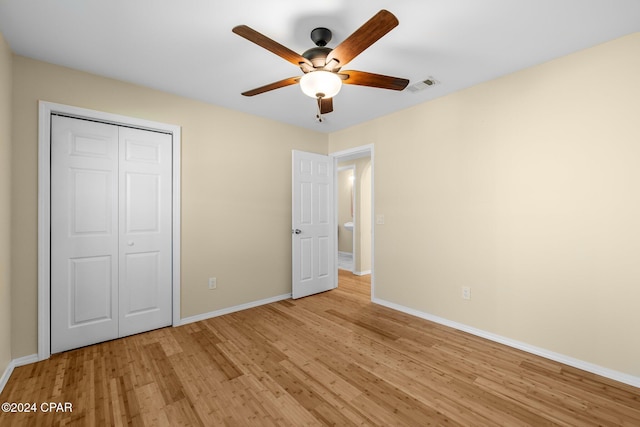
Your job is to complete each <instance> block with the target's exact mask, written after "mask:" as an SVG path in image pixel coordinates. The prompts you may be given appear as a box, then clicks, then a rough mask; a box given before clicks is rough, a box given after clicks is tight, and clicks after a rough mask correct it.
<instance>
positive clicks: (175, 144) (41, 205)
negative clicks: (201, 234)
mask: <svg viewBox="0 0 640 427" xmlns="http://www.w3.org/2000/svg"><path fill="white" fill-rule="evenodd" d="M52 113H61V114H65V115H69V116H73V117H78V118H85V119H91V120H98V121H101V122H105V123H113V124H116V125H123V126H129V127H135V128H139V129H147V130H153V131H160V132H166V133H170V134H171V135H172V150H173V165H172V167H173V171H172V176H173V178H172V179H173V182H172V188H173V206H172V217H173V219H172V228H173V235H172V239H173V248H172V256H173V260H172V275H173V277H172V281H173V288H172V294H173V295H172V296H173V298H172V324H173V326H177V325H178V324H179V323H180V239H181V236H180V200H181V197H180V164H181V163H180V152H181V150H180V144H181V130H180V126H176V125H171V124H167V123H159V122H153V121H150V120H145V119H138V118H134V117H127V116H121V115H118V114H112V113H105V112H103V111H96V110H89V109H86V108H79V107H73V106H70V105H64V104H56V103H53V102H47V101H39V103H38V360H44V359H47V358H49V357H50V356H51V325H50V324H51V312H50V307H49V304H50V300H51V295H50V279H51V278H50V265H49V264H50V260H49V258H50V249H51V241H50V228H51V226H50V223H51V218H50V216H51V189H50V185H51V164H50V159H51V142H50V141H51V114H52Z"/></svg>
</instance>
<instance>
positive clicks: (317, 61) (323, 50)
mask: <svg viewBox="0 0 640 427" xmlns="http://www.w3.org/2000/svg"><path fill="white" fill-rule="evenodd" d="M331 50H332V49H331V48H328V47H321V46H317V47H312V48H311V49H307V50H306V51H304V52H303V53H302V56H303V57H304V58H306V59H308V60H309V61H311V63H312V64H313V67H314V68H323V67H324V66H325V65H326V59H327V55H328V54H329V52H331Z"/></svg>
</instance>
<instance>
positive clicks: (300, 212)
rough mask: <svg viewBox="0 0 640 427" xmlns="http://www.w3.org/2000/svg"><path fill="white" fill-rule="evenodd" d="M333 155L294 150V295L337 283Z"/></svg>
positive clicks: (295, 296) (332, 286) (298, 295)
mask: <svg viewBox="0 0 640 427" xmlns="http://www.w3.org/2000/svg"><path fill="white" fill-rule="evenodd" d="M332 192H333V159H331V158H329V157H328V156H323V155H320V154H315V153H306V152H303V151H295V150H294V151H293V189H292V193H293V201H292V230H293V231H294V232H293V233H292V275H293V285H292V292H291V293H292V296H293V298H301V297H304V296H307V295H312V294H315V293H318V292H323V291H327V290H330V289H333V288H335V287H336V278H335V268H334V259H335V257H334V256H333V248H334V244H335V238H336V233H337V231H336V230H337V229H336V227H335V224H334V222H335V221H334V219H333V197H332Z"/></svg>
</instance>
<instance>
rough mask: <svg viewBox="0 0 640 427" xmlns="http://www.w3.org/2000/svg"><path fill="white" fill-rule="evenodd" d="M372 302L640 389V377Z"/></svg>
mask: <svg viewBox="0 0 640 427" xmlns="http://www.w3.org/2000/svg"><path fill="white" fill-rule="evenodd" d="M372 301H373V302H374V303H376V304H380V305H383V306H385V307H388V308H391V309H393V310H397V311H401V312H403V313H406V314H410V315H412V316H416V317H419V318H421V319H425V320H429V321H431V322H434V323H438V324H441V325H444V326H448V327H450V328H454V329H457V330H460V331H463V332H467V333H469V334H471V335H475V336H478V337H480V338H485V339H487V340H489V341H494V342H497V343H500V344H504V345H506V346H509V347H513V348H516V349H518V350H522V351H526V352H527V353H531V354H535V355H536V356H540V357H544V358H545V359H549V360H553V361H554V362H559V363H563V364H565V365H569V366H572V367H574V368H578V369H582V370H583V371H587V372H591V373H592V374H596V375H600V376H602V377H605V378H609V379H612V380H614V381H618V382H621V383H624V384H628V385H631V386H634V387H638V388H640V377H636V376H633V375H629V374H625V373H623V372H619V371H614V370H613V369H609V368H604V367H602V366H599V365H595V364H593V363H589V362H585V361H584V360H580V359H576V358H573V357H570V356H566V355H564V354H560V353H555V352H553V351H549V350H546V349H544V348H540V347H536V346H533V345H530V344H527V343H524V342H521V341H516V340H513V339H511V338H506V337H503V336H501V335H497V334H494V333H491V332H487V331H483V330H481V329H477V328H474V327H472V326H467V325H464V324H462V323H458V322H454V321H452V320H448V319H444V318H442V317H438V316H434V315H432V314H429V313H425V312H422V311H419V310H415V309H413V308H409V307H405V306H403V305H400V304H396V303H393V302H389V301H386V300H383V299H379V298H374V299H372Z"/></svg>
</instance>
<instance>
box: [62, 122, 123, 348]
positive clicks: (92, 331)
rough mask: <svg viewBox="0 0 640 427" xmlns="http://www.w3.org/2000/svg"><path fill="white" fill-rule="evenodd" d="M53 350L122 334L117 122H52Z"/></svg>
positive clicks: (86, 343) (78, 345) (74, 346)
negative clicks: (114, 196) (119, 307)
mask: <svg viewBox="0 0 640 427" xmlns="http://www.w3.org/2000/svg"><path fill="white" fill-rule="evenodd" d="M51 126H52V127H51V246H52V251H51V351H52V352H54V353H57V352H60V351H64V350H68V349H70V348H76V347H81V346H84V345H88V344H93V343H96V342H100V341H105V340H109V339H113V338H116V337H117V336H118V312H117V280H118V269H117V268H118V266H117V259H118V234H117V231H116V230H117V229H118V211H117V203H116V202H117V201H116V200H114V198H113V195H114V194H116V192H117V189H118V179H117V163H118V150H117V147H118V145H117V143H118V128H117V127H116V126H112V125H106V124H102V123H94V122H88V121H83V120H76V119H70V118H67V117H59V116H53V117H52V121H51Z"/></svg>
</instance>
